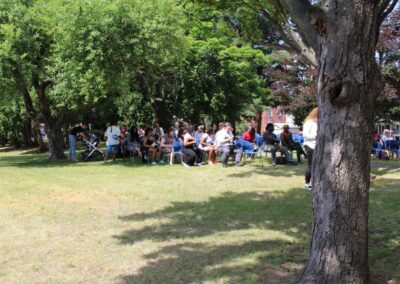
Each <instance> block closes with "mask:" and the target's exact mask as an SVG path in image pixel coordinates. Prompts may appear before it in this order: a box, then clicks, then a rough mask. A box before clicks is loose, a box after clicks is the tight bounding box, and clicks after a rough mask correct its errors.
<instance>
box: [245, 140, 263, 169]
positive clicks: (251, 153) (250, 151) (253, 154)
mask: <svg viewBox="0 0 400 284" xmlns="http://www.w3.org/2000/svg"><path fill="white" fill-rule="evenodd" d="M241 147H242V151H243V155H245V156H247V157H248V158H249V159H250V165H253V164H254V161H255V160H256V158H257V157H260V160H261V166H264V164H263V160H262V151H260V148H258V150H254V148H253V144H252V143H250V142H248V141H244V140H242V141H241Z"/></svg>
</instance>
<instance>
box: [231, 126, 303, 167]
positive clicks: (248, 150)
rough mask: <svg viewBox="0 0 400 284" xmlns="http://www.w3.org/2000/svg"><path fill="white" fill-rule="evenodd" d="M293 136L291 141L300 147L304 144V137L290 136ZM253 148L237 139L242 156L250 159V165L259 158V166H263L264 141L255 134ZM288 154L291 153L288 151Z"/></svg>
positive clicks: (246, 142)
mask: <svg viewBox="0 0 400 284" xmlns="http://www.w3.org/2000/svg"><path fill="white" fill-rule="evenodd" d="M292 135H293V141H294V142H298V143H300V144H301V145H303V144H304V137H303V136H302V135H299V134H292ZM277 138H278V140H279V141H280V135H277ZM254 142H255V146H256V147H254V144H253V143H250V142H249V141H245V140H243V139H242V138H239V139H238V141H237V143H238V144H239V145H241V148H242V151H243V155H244V156H245V157H247V158H248V159H250V163H251V164H253V163H254V161H255V159H256V158H259V159H260V161H261V165H263V159H262V157H263V155H265V156H267V155H268V152H266V151H264V146H265V141H264V139H263V137H262V136H261V135H260V134H258V133H256V138H255V140H254ZM289 152H292V151H290V150H289Z"/></svg>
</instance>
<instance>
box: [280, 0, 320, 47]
mask: <svg viewBox="0 0 400 284" xmlns="http://www.w3.org/2000/svg"><path fill="white" fill-rule="evenodd" d="M284 3H285V4H286V7H287V9H288V11H289V14H290V16H291V18H292V20H293V22H294V23H295V24H296V25H297V26H298V28H299V33H300V35H301V37H302V38H303V39H304V41H305V42H306V43H307V45H308V46H310V47H311V48H312V49H314V51H317V50H318V36H317V30H316V28H315V26H314V25H313V23H318V22H319V21H320V20H323V12H322V10H320V9H317V8H314V7H313V6H312V5H311V3H310V2H309V1H308V0H284ZM314 17H316V18H317V19H316V20H315V19H314ZM320 32H322V31H320Z"/></svg>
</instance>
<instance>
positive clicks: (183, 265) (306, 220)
mask: <svg viewBox="0 0 400 284" xmlns="http://www.w3.org/2000/svg"><path fill="white" fill-rule="evenodd" d="M120 219H121V220H122V221H124V222H139V223H141V222H144V221H146V220H150V219H167V220H169V222H168V223H165V222H163V223H161V224H159V225H153V226H144V227H143V228H141V229H137V230H127V231H125V232H123V233H122V234H121V235H117V236H114V237H115V238H116V239H118V240H119V242H120V243H121V244H122V245H129V244H135V243H137V242H140V241H145V240H152V241H157V242H163V241H170V240H173V241H178V242H179V240H182V241H184V243H183V244H182V243H179V244H177V245H170V246H167V247H164V248H162V249H161V250H159V251H157V252H155V253H151V254H148V255H145V257H146V258H147V259H149V262H150V264H149V265H148V266H146V267H144V268H142V269H140V270H139V272H138V273H137V274H134V275H122V276H121V278H120V279H119V281H121V282H123V283H194V282H195V283H202V282H207V281H209V282H210V283H215V282H216V281H217V280H218V279H219V278H220V277H223V276H226V277H228V278H229V279H230V281H231V282H229V283H278V280H282V279H293V277H294V275H295V274H296V272H297V271H298V270H299V269H301V267H302V265H303V263H304V262H305V259H306V256H307V248H308V243H309V238H308V234H309V232H310V223H311V195H310V194H309V192H305V191H304V190H302V189H300V188H294V189H291V190H289V191H287V192H283V193H282V192H277V191H274V192H265V193H258V192H246V193H233V192H226V193H224V194H222V195H221V196H218V197H213V198H210V199H209V200H207V201H204V202H176V203H173V204H172V205H171V206H169V207H166V208H164V209H162V210H159V211H155V212H152V213H141V214H132V215H128V216H121V217H120ZM251 228H257V229H261V230H262V229H265V230H266V232H268V231H267V230H274V231H279V232H280V233H282V235H286V236H290V237H293V238H295V239H296V240H297V241H296V242H295V243H293V242H288V241H287V240H285V239H273V240H268V241H244V242H243V243H241V244H234V245H228V244H226V245H206V244H199V243H190V242H188V241H187V239H194V238H198V237H206V236H209V235H214V234H218V233H224V232H226V233H228V232H231V231H236V230H244V229H251ZM183 239H185V240H183ZM231 241H232V240H231ZM277 249H278V251H277ZM254 253H259V254H260V255H262V257H259V259H257V263H256V264H252V265H250V266H249V265H246V264H243V265H239V264H238V265H234V266H224V265H221V264H222V263H224V262H226V261H230V260H234V259H236V258H240V257H245V256H247V255H250V254H254ZM250 279H253V280H250ZM249 281H251V282H249Z"/></svg>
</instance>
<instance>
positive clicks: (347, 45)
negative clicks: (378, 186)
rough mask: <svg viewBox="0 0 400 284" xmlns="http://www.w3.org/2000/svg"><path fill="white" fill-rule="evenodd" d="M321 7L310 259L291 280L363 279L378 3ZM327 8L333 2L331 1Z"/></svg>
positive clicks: (366, 270)
mask: <svg viewBox="0 0 400 284" xmlns="http://www.w3.org/2000/svg"><path fill="white" fill-rule="evenodd" d="M338 2H339V3H336V4H335V7H329V6H326V7H323V9H324V10H325V12H326V15H327V16H326V19H324V20H318V21H316V28H317V29H318V30H319V52H318V54H319V81H318V106H319V120H318V138H317V147H316V154H315V157H316V158H315V167H314V170H313V190H314V191H313V208H314V209H313V227H312V243H311V252H310V260H309V263H308V265H307V266H306V268H305V270H304V272H303V274H302V275H301V276H300V277H299V278H298V279H297V283H368V281H369V268H368V191H369V185H370V166H369V161H370V151H371V137H372V133H373V117H374V116H373V114H374V103H375V101H376V98H377V96H378V94H379V88H380V86H381V84H380V82H381V81H380V75H379V71H378V68H377V65H376V63H375V45H376V41H377V34H378V32H377V29H378V24H377V12H378V11H377V8H378V7H377V3H378V2H379V1H370V0H363V1H338ZM332 5H334V4H333V3H332Z"/></svg>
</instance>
